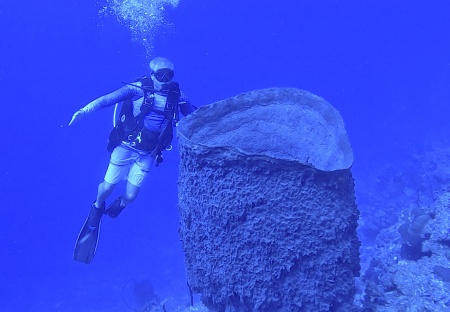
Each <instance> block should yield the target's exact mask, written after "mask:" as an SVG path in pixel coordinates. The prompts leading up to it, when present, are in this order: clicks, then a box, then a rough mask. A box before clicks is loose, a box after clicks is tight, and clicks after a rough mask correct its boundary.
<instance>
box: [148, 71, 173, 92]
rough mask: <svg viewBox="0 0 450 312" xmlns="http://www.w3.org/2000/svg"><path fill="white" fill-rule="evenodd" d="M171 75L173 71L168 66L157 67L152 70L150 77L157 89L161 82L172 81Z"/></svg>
mask: <svg viewBox="0 0 450 312" xmlns="http://www.w3.org/2000/svg"><path fill="white" fill-rule="evenodd" d="M173 76H174V72H173V70H172V69H170V68H159V69H156V70H152V73H151V78H152V80H153V83H154V85H155V88H156V89H159V88H161V86H162V85H163V84H165V83H168V82H170V81H172V79H173Z"/></svg>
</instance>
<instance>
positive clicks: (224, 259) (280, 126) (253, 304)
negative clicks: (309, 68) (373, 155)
mask: <svg viewBox="0 0 450 312" xmlns="http://www.w3.org/2000/svg"><path fill="white" fill-rule="evenodd" d="M178 139H179V150H180V155H181V162H180V173H179V181H178V195H179V212H180V236H181V242H182V247H183V250H184V253H185V263H186V270H187V274H188V279H189V284H190V287H191V289H192V291H193V292H195V293H201V294H202V301H203V303H204V304H205V305H206V306H207V307H208V308H209V309H210V310H212V311H230V312H231V311H270V312H276V311H280V312H281V311H349V307H350V306H351V304H352V301H353V295H354V292H355V288H354V278H355V276H358V274H359V268H360V267H359V246H360V242H359V239H358V237H357V234H356V227H357V220H358V216H359V211H358V209H357V206H356V203H355V196H354V181H353V178H352V174H351V171H350V169H351V165H352V162H353V154H352V149H351V146H350V144H349V141H348V137H347V134H346V131H345V128H344V123H343V121H342V118H341V116H340V115H339V113H338V111H337V110H336V109H334V108H333V107H332V106H331V105H330V104H328V103H327V102H326V101H325V100H323V99H322V98H320V97H318V96H316V95H313V94H311V93H309V92H306V91H303V90H299V89H291V88H271V89H265V90H257V91H252V92H248V93H245V94H241V95H238V96H236V97H233V98H229V99H227V100H223V101H219V102H216V103H213V104H210V105H207V106H203V107H200V108H199V109H198V110H197V111H195V112H194V113H192V114H191V115H189V116H187V117H186V118H184V119H183V120H182V121H181V122H180V123H179V127H178Z"/></svg>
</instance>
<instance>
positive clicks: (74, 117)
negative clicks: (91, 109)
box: [69, 109, 86, 126]
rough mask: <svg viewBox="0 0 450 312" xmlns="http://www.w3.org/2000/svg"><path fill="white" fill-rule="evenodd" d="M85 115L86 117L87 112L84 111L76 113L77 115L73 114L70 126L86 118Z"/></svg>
mask: <svg viewBox="0 0 450 312" xmlns="http://www.w3.org/2000/svg"><path fill="white" fill-rule="evenodd" d="M84 115H86V112H85V111H84V110H82V109H80V110H78V111H76V112H75V114H73V116H72V119H71V120H70V122H69V126H70V125H72V124H73V123H75V122H77V121H79V120H80V119H81V118H83V117H84Z"/></svg>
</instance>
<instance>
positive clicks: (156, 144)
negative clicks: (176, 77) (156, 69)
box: [107, 77, 181, 165]
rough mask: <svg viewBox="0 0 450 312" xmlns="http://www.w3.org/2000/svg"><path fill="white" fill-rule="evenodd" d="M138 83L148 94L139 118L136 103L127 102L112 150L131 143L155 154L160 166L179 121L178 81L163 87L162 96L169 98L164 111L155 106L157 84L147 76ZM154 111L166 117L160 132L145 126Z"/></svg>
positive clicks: (111, 139)
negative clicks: (163, 153)
mask: <svg viewBox="0 0 450 312" xmlns="http://www.w3.org/2000/svg"><path fill="white" fill-rule="evenodd" d="M138 81H140V82H141V84H142V86H140V87H139V86H136V85H134V84H133V86H134V87H137V88H141V89H142V91H143V92H144V97H143V102H142V105H141V108H140V112H139V114H138V115H137V116H134V114H133V102H132V100H125V101H124V102H123V104H122V108H121V110H120V114H119V118H118V120H117V122H116V125H115V127H114V128H113V129H112V130H111V133H110V135H109V140H108V147H107V149H108V151H109V152H112V151H113V150H114V148H116V146H118V145H119V144H120V142H122V141H125V142H128V143H129V144H130V145H131V146H133V147H135V148H137V149H140V150H143V151H148V152H151V153H152V156H153V157H155V158H156V165H158V164H159V163H161V162H162V156H161V152H162V151H163V150H164V149H166V148H168V147H169V146H170V144H171V142H172V138H173V126H174V123H176V122H177V121H178V119H179V109H178V102H179V99H180V96H181V92H180V87H179V85H178V83H177V82H169V83H166V84H164V85H163V86H162V88H161V90H159V91H158V93H159V94H161V93H162V94H163V95H165V96H166V104H165V107H164V111H161V110H158V109H156V108H155V107H154V101H155V92H156V90H155V89H154V86H153V81H152V80H151V78H149V77H143V78H141V79H139V80H138ZM150 112H154V113H157V114H160V115H163V116H164V119H163V122H162V124H161V126H160V131H151V130H149V129H147V128H145V126H144V117H145V116H146V115H147V114H148V113H150Z"/></svg>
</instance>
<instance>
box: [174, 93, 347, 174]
mask: <svg viewBox="0 0 450 312" xmlns="http://www.w3.org/2000/svg"><path fill="white" fill-rule="evenodd" d="M178 137H179V138H180V139H182V140H187V141H190V142H189V144H190V145H192V146H198V147H200V146H204V147H207V148H215V147H222V148H231V149H235V150H237V151H238V152H240V153H242V154H246V155H261V156H268V157H271V158H274V159H282V160H293V161H298V162H300V163H302V164H306V165H309V166H312V167H314V168H316V169H319V170H323V171H334V170H341V169H348V168H350V167H351V165H352V163H353V152H352V149H351V146H350V143H349V140H348V137H347V133H346V131H345V128H344V123H343V121H342V118H341V116H340V114H339V112H338V111H337V110H336V109H335V108H333V107H332V106H331V105H330V104H329V103H328V102H326V101H325V100H324V99H322V98H321V97H319V96H316V95H314V94H312V93H310V92H307V91H304V90H300V89H294V88H270V89H263V90H256V91H251V92H248V93H244V94H240V95H238V96H235V97H232V98H229V99H226V100H222V101H219V102H216V103H212V104H210V105H206V106H202V107H200V108H199V109H198V110H197V111H195V112H194V113H193V114H191V115H189V116H187V117H186V118H184V119H183V120H181V122H180V123H179V127H178Z"/></svg>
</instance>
